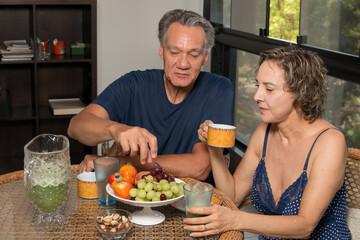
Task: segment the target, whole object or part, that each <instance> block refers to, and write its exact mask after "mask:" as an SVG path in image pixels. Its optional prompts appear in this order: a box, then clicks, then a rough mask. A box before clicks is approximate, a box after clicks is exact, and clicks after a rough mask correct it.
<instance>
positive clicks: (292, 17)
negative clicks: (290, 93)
mask: <svg viewBox="0 0 360 240" xmlns="http://www.w3.org/2000/svg"><path fill="white" fill-rule="evenodd" d="M209 1H210V2H211V4H210V9H211V11H210V14H209V15H210V19H212V17H211V15H212V14H213V13H214V12H216V11H218V9H219V8H217V9H215V8H213V6H215V5H214V4H213V2H217V4H219V1H215V0H209ZM209 1H206V0H205V6H206V4H209V3H210V2H209ZM229 1H230V0H223V1H220V2H221V3H220V5H221V4H223V5H222V6H223V7H222V8H221V17H219V16H220V15H218V18H217V22H216V23H220V24H223V26H220V27H219V29H218V33H217V36H216V45H215V51H213V52H212V55H213V57H212V58H211V59H212V67H211V69H212V71H213V72H216V73H219V74H222V75H225V76H227V77H229V78H230V79H231V80H232V82H233V83H234V86H235V103H234V124H235V125H236V126H237V142H238V143H240V145H241V146H245V147H246V145H247V144H248V142H249V140H250V137H251V134H252V133H253V131H254V130H255V128H256V127H257V126H258V124H260V123H261V120H260V117H259V110H258V106H257V104H256V103H255V101H254V100H253V97H254V94H255V91H256V89H255V87H254V79H255V69H256V66H257V61H258V55H259V54H260V52H262V51H264V50H266V49H271V48H275V47H278V46H285V45H288V44H296V42H297V40H298V39H299V37H298V35H301V36H302V39H303V42H302V43H299V44H301V45H302V46H303V47H304V48H306V49H308V50H312V51H316V52H318V53H319V55H320V56H321V57H322V58H323V60H324V62H325V64H326V65H327V68H328V70H329V73H328V77H327V84H328V88H329V93H328V97H327V101H326V110H327V111H326V113H325V115H324V116H323V118H324V119H325V120H327V121H329V122H330V123H332V124H333V125H334V126H336V127H337V128H339V129H340V130H341V131H342V132H343V134H344V135H345V137H346V141H347V144H348V146H349V147H355V148H360V79H359V76H360V59H359V44H360V15H359V14H357V11H358V9H360V0H331V1H328V0H319V1H310V0H302V1H301V2H300V1H299V0H284V1H280V0H271V1H270V0H267V1H263V0H244V1H231V4H230V6H231V7H230V9H228V8H229V7H228V6H229ZM225 2H226V4H227V7H224V4H225ZM217 7H219V5H217ZM205 9H206V8H205ZM229 19H230V20H229ZM224 22H226V24H224ZM225 25H226V26H225ZM266 28H268V29H269V31H267V30H266ZM267 36H268V37H267Z"/></svg>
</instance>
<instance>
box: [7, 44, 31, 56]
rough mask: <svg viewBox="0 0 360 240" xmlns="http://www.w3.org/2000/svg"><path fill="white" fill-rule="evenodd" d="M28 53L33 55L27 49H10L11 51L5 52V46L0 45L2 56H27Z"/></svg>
mask: <svg viewBox="0 0 360 240" xmlns="http://www.w3.org/2000/svg"><path fill="white" fill-rule="evenodd" d="M29 53H34V51H33V50H32V49H31V48H29V49H12V50H7V49H6V47H5V45H0V54H2V55H9V54H29Z"/></svg>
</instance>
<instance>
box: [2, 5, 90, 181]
mask: <svg viewBox="0 0 360 240" xmlns="http://www.w3.org/2000/svg"><path fill="white" fill-rule="evenodd" d="M96 4H97V1H96V0H0V29H1V31H0V43H1V44H2V43H3V41H5V40H16V39H25V40H26V41H27V42H28V43H30V44H32V49H33V50H34V51H35V50H36V47H35V46H34V45H33V44H34V43H33V42H34V41H33V40H34V39H36V36H38V37H39V38H40V39H46V38H49V39H50V40H53V39H55V38H57V39H62V40H64V41H65V43H66V48H65V55H54V54H53V49H52V46H51V44H49V51H50V53H51V54H50V57H49V58H47V59H43V60H41V59H40V58H37V57H36V52H34V55H35V57H34V58H33V59H32V60H26V61H8V62H5V61H0V84H2V86H5V87H6V89H7V90H8V92H9V94H10V99H11V105H10V109H11V115H10V116H9V117H5V118H0V174H3V173H7V172H11V171H15V170H21V169H23V161H24V150H23V148H24V146H25V144H26V143H27V142H29V141H30V140H31V139H32V138H33V137H35V136H36V135H38V134H41V133H54V134H62V135H65V136H67V127H68V124H69V121H70V118H71V117H72V115H53V114H52V110H51V108H50V107H49V99H62V98H80V99H81V101H82V102H83V103H84V104H85V105H86V104H88V103H90V102H91V100H93V99H94V98H95V97H96V94H97V72H96V71H97V56H96V51H97V49H96V46H97V43H96V34H97V32H96V31H97V28H96V8H97V5H96ZM75 42H83V43H86V44H87V45H89V46H90V51H89V52H86V54H84V55H71V49H70V45H71V44H74V43H75ZM69 140H70V156H71V163H72V164H76V163H79V162H80V161H81V160H82V159H83V157H84V155H85V154H87V153H95V152H96V148H94V147H86V146H84V145H82V144H80V143H79V142H77V141H75V140H73V139H70V138H69Z"/></svg>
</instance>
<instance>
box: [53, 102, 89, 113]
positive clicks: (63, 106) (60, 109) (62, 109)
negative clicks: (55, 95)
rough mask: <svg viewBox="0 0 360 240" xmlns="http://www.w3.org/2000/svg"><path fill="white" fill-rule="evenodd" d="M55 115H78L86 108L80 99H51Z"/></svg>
mask: <svg viewBox="0 0 360 240" xmlns="http://www.w3.org/2000/svg"><path fill="white" fill-rule="evenodd" d="M49 104H50V108H51V110H52V112H53V114H54V115H69V114H78V113H79V112H81V110H83V109H84V108H85V105H84V104H83V102H82V101H81V100H80V98H64V99H49Z"/></svg>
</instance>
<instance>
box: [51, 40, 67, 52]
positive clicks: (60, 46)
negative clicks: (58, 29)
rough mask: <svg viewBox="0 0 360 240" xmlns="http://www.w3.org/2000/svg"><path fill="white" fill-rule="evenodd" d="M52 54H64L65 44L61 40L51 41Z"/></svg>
mask: <svg viewBox="0 0 360 240" xmlns="http://www.w3.org/2000/svg"><path fill="white" fill-rule="evenodd" d="M53 48H54V53H55V54H56V55H64V54H65V42H64V41H63V40H57V39H56V38H55V39H54V41H53Z"/></svg>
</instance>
